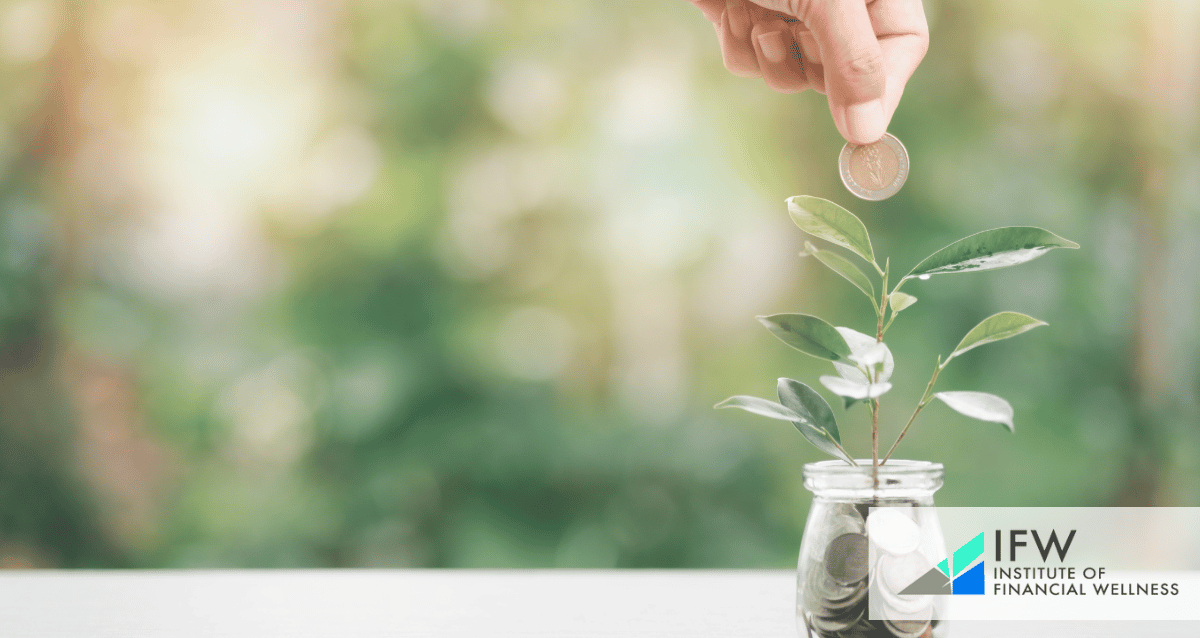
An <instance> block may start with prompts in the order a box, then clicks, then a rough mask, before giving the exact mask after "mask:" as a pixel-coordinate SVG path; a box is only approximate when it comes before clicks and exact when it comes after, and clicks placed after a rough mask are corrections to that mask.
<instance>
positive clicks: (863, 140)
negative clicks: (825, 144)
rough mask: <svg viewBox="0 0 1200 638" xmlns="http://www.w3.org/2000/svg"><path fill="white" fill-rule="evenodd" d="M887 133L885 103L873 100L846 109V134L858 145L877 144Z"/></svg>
mask: <svg viewBox="0 0 1200 638" xmlns="http://www.w3.org/2000/svg"><path fill="white" fill-rule="evenodd" d="M885 132H887V122H886V121H884V115H883V101H882V100H871V101H870V102H863V103H861V104H851V105H850V106H848V107H846V133H848V134H849V135H850V138H851V139H850V141H852V142H854V143H856V144H870V143H872V142H876V141H878V140H879V138H881V137H883V134H884V133H885Z"/></svg>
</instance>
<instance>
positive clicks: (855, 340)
mask: <svg viewBox="0 0 1200 638" xmlns="http://www.w3.org/2000/svg"><path fill="white" fill-rule="evenodd" d="M837 331H838V334H840V335H842V338H843V339H845V340H846V345H848V346H850V356H849V357H846V359H847V360H854V358H856V357H857V358H859V359H860V360H861V359H862V357H863V356H866V355H867V353H868V352H870V351H873V350H878V346H879V345H880V344H879V343H877V342H876V340H875V337H872V336H870V335H865V334H863V333H861V332H859V331H857V330H855V329H853V328H847V327H845V326H838V327H837ZM883 348H884V352H883V368H882V369H881V370H879V377H878V379H877V380H878V381H887V380H888V379H891V378H892V371H893V370H895V368H896V360H895V359H894V358H893V357H892V351H891V350H888V349H887V346H886V345H885V346H883ZM833 367H834V368H836V369H837V372H838V374H840V375H842V378H843V379H845V380H847V381H853V382H855V383H859V384H864V383H868V382H869V381H872V379H868V378H867V375H866V374H864V373H863V371H862V370H860V369H859V367H858V366H856V365H853V364H850V363H843V362H840V361H834V362H833Z"/></svg>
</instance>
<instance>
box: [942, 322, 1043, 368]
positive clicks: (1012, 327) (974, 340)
mask: <svg viewBox="0 0 1200 638" xmlns="http://www.w3.org/2000/svg"><path fill="white" fill-rule="evenodd" d="M1045 325H1047V324H1046V322H1045V321H1041V320H1038V319H1034V318H1033V317H1030V316H1029V315H1023V314H1021V313H1019V312H998V313H996V314H994V315H992V316H990V317H988V318H987V319H984V320H983V321H980V322H979V325H977V326H975V327H974V328H971V331H970V332H968V333H967V336H965V337H963V338H962V341H960V342H959V343H958V347H957V348H955V349H954V352H952V353H950V356H949V357H946V361H949V360H950V359H953V358H954V357H957V356H958V355H960V354H962V353H964V352H966V351H968V350H970V349H972V348H976V347H979V346H982V345H983V344H985V343H991V342H993V341H1000V340H1001V339H1008V338H1009V337H1015V336H1017V335H1019V334H1021V333H1022V332H1027V331H1029V330H1033V329H1034V328H1036V327H1038V326H1045Z"/></svg>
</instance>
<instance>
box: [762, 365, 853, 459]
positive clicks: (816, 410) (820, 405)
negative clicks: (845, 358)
mask: <svg viewBox="0 0 1200 638" xmlns="http://www.w3.org/2000/svg"><path fill="white" fill-rule="evenodd" d="M778 390H779V402H780V403H782V404H783V405H784V407H787V408H790V409H791V410H792V411H794V412H796V413H797V414H799V415H800V416H801V417H802V418H801V419H800V420H797V421H793V422H792V423H793V425H795V426H796V429H798V430H800V434H803V435H804V438H806V439H808V441H809V442H810V443H812V444H813V445H815V446H817V449H819V450H821V451H822V452H825V453H826V454H829V455H831V456H836V457H838V458H840V459H842V460H843V461H846V462H847V463H851V464H853V463H854V461H853V460H852V459H851V458H850V456H849V455H847V454H846V451H845V450H844V449H842V447H841V446H840V445H838V444H839V443H841V441H842V437H841V434H840V433H839V432H838V428H837V421H836V420H835V419H834V418H833V410H832V409H831V408H830V407H829V404H828V403H826V402H825V398H824V397H822V396H821V395H820V394H818V393H817V391H816V390H813V389H812V388H810V387H808V386H807V385H805V384H803V383H800V382H799V381H796V380H793V379H786V378H785V379H780V380H779V387H778Z"/></svg>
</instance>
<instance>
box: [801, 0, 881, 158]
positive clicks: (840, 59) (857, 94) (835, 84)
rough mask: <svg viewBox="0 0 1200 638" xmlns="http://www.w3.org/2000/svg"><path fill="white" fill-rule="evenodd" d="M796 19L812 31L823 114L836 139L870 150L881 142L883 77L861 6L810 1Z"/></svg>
mask: <svg viewBox="0 0 1200 638" xmlns="http://www.w3.org/2000/svg"><path fill="white" fill-rule="evenodd" d="M807 9H808V11H807V15H804V16H800V19H801V20H803V21H804V23H805V25H806V26H807V27H808V28H809V29H810V30H811V31H812V33H813V36H814V38H815V39H816V41H817V45H818V47H819V48H820V50H821V62H822V63H823V64H824V67H825V69H824V70H825V88H826V89H827V91H828V93H827V95H828V97H829V110H830V113H832V114H833V121H834V123H835V124H836V125H837V128H838V131H839V132H841V134H842V137H844V138H846V140H847V141H849V142H852V143H854V144H870V143H872V142H875V141H877V140H878V139H879V138H880V137H883V134H884V132H885V131H886V130H887V124H888V120H887V116H886V113H885V111H884V106H883V99H882V98H883V93H884V88H885V86H886V77H887V76H886V72H885V65H884V58H883V50H882V48H881V47H880V46H879V41H878V40H877V39H876V36H875V29H874V28H873V27H872V25H871V18H870V16H869V15H868V13H867V5H866V2H864V0H829V1H827V2H821V1H814V2H810V3H809V4H808V5H807Z"/></svg>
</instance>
